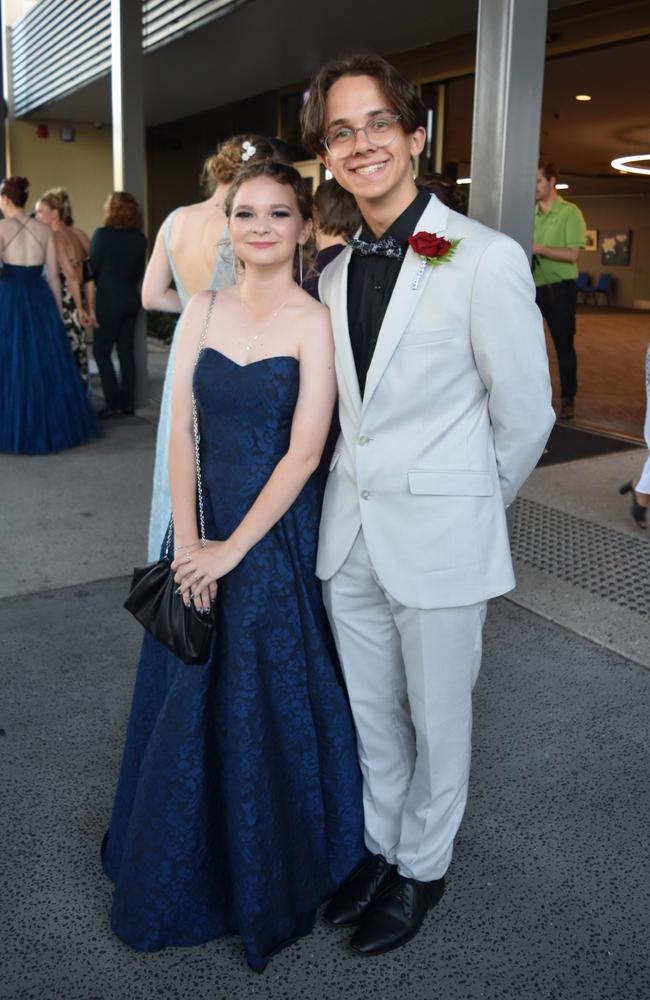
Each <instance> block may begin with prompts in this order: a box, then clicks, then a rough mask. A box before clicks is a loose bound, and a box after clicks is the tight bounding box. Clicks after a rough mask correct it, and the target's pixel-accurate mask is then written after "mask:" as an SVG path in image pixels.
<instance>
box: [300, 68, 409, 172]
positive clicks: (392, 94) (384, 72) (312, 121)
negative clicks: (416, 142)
mask: <svg viewBox="0 0 650 1000" xmlns="http://www.w3.org/2000/svg"><path fill="white" fill-rule="evenodd" d="M342 76H370V77H372V78H373V80H376V81H377V84H378V86H379V88H380V89H381V91H382V93H383V94H384V95H385V97H386V100H387V102H388V104H389V105H390V106H391V108H393V109H394V111H395V114H396V115H401V125H402V128H403V129H404V131H405V132H407V133H411V132H415V130H416V128H419V127H420V126H422V127H426V123H427V109H426V108H425V106H424V104H423V103H422V101H421V100H420V98H419V97H418V95H417V92H416V90H415V87H414V86H413V84H412V83H411V81H410V80H407V79H406V77H405V76H402V74H401V73H400V72H399V71H398V70H396V69H395V67H394V66H391V64H390V63H389V62H386V60H385V59H382V58H381V56H376V55H369V54H363V55H356V56H347V57H344V58H342V59H333V60H332V61H331V62H328V63H326V64H325V65H324V66H321V68H320V69H319V70H318V72H317V73H316V75H315V77H314V78H313V80H312V81H311V84H310V85H309V96H308V98H307V100H306V102H305V104H304V106H303V109H302V112H301V115H300V124H301V128H302V144H303V146H304V147H305V149H308V150H309V152H310V153H313V154H314V155H318V154H319V153H322V152H323V145H322V141H321V140H322V139H323V136H324V135H325V132H326V130H327V118H326V101H327V95H328V93H329V90H330V88H331V87H332V85H333V84H335V83H336V81H337V80H339V79H340V78H341V77H342Z"/></svg>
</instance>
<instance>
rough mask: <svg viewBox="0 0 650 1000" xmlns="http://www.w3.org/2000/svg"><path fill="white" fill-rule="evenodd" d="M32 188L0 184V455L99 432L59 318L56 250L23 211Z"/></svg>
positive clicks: (59, 446) (37, 451)
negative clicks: (0, 270) (0, 219)
mask: <svg viewBox="0 0 650 1000" xmlns="http://www.w3.org/2000/svg"><path fill="white" fill-rule="evenodd" d="M28 191H29V182H28V180H27V178H25V177H7V178H5V180H3V181H2V184H0V211H2V215H3V219H2V221H0V260H1V261H2V280H1V281H0V451H2V452H10V453H13V454H17V455H47V454H49V453H50V452H54V451H62V450H63V449H64V448H72V447H73V445H77V444H83V443H84V442H85V441H88V440H90V439H91V438H94V437H97V436H98V434H99V427H98V424H97V419H96V417H95V414H94V411H93V410H92V408H91V405H90V403H89V401H88V396H87V393H86V389H85V386H84V384H83V382H82V380H81V378H80V376H79V370H78V368H77V365H76V364H75V359H74V355H73V353H72V351H71V349H70V343H69V341H68V338H67V336H66V332H65V328H64V326H63V321H62V318H61V285H60V281H59V275H58V264H57V257H56V249H55V246H54V240H53V237H52V233H51V232H50V230H49V229H48V227H47V226H45V225H43V223H41V222H38V221H37V220H36V219H32V218H29V217H28V216H27V214H26V212H25V205H26V203H27V197H28Z"/></svg>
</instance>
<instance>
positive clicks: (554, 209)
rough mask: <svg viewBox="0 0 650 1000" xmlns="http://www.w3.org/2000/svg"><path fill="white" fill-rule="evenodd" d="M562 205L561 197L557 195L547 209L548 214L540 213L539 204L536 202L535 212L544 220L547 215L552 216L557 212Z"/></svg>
mask: <svg viewBox="0 0 650 1000" xmlns="http://www.w3.org/2000/svg"><path fill="white" fill-rule="evenodd" d="M563 204H564V198H563V197H562V195H561V194H558V195H556V196H555V199H554V200H553V204H552V205H551V207H550V208H549V210H548V212H542V209H541V206H540V203H539V202H537V205H536V206H535V207H536V210H537V215H543V216H544V218H546V217H547V216H549V215H553V213H554V212H557V211H559V209H560V207H561V206H562V205H563Z"/></svg>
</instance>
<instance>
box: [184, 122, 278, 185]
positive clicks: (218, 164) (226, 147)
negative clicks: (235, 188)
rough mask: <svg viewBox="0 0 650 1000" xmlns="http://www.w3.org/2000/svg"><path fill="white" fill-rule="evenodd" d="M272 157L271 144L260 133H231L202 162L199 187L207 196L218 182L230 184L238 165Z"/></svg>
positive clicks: (241, 165) (238, 167)
mask: <svg viewBox="0 0 650 1000" xmlns="http://www.w3.org/2000/svg"><path fill="white" fill-rule="evenodd" d="M272 158H273V146H272V145H271V143H270V142H267V140H266V139H264V138H263V137H262V136H261V135H255V134H254V133H246V134H244V135H233V136H232V137H231V138H230V139H226V140H225V141H224V142H222V143H221V144H220V145H219V146H218V147H217V150H216V152H215V153H213V154H212V156H208V158H207V160H206V161H205V163H204V164H203V169H202V170H201V188H202V190H203V192H204V194H205V195H206V197H208V198H209V197H210V195H212V194H214V191H215V189H216V188H217V187H218V185H219V184H231V183H232V181H233V178H234V176H235V174H236V173H237V171H238V170H239V169H240V167H243V166H246V164H249V163H259V162H260V161H263V160H270V159H272Z"/></svg>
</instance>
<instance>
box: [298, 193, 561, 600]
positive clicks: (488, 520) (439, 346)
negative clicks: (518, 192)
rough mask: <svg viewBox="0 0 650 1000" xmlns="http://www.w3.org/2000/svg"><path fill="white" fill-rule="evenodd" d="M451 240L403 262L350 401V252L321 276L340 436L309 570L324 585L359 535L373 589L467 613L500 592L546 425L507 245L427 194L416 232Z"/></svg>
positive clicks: (528, 280)
mask: <svg viewBox="0 0 650 1000" xmlns="http://www.w3.org/2000/svg"><path fill="white" fill-rule="evenodd" d="M422 230H424V231H425V232H435V233H437V234H438V235H439V236H440V235H444V236H445V237H447V238H448V239H457V238H460V239H461V240H462V242H461V243H460V244H459V246H458V248H457V250H456V253H455V255H454V257H453V258H452V260H450V261H446V262H444V263H442V264H440V265H438V266H436V267H429V266H427V268H426V270H425V271H424V273H423V274H422V277H421V280H420V282H419V286H418V288H417V290H416V289H415V288H414V287H413V283H414V279H415V277H416V274H417V272H418V267H419V264H420V259H419V257H418V256H417V255H416V254H415V253H414V252H413V251H412V250H410V249H409V250H408V251H407V254H406V258H405V260H404V263H403V264H402V267H401V270H400V274H399V278H398V280H397V284H396V286H395V290H394V292H393V295H392V297H391V300H390V303H389V306H388V309H387V311H386V315H385V318H384V322H383V324H382V327H381V330H380V333H379V337H378V341H377V346H376V349H375V353H374V356H373V359H372V363H371V365H370V369H369V371H368V377H367V381H366V387H365V392H364V397H363V400H362V399H361V396H360V392H359V383H358V379H357V374H356V370H355V365H354V358H353V355H352V348H351V345H350V336H349V330H348V321H347V273H348V264H349V260H350V254H351V251H350V250H346V251H344V252H343V253H341V254H339V256H338V257H337V258H336V260H334V261H333V262H332V263H331V264H330V265H329V266H328V267H327V268H325V270H324V271H323V273H322V275H321V279H320V285H319V291H320V297H321V301H323V302H324V303H325V304H326V305H327V306H329V308H330V310H331V316H332V324H333V328H334V339H335V346H336V374H337V380H338V387H339V415H340V420H341V436H340V437H339V440H338V442H337V445H336V448H335V451H334V455H333V457H332V461H331V464H330V474H329V477H328V481H327V487H326V490H325V499H324V504H323V515H322V519H321V526H320V538H319V549H318V561H317V573H318V576H319V577H320V578H321V579H323V580H328V579H330V578H331V577H332V576H333V575H334V574H335V573H336V572H337V570H338V569H339V568H340V567H341V565H342V564H343V562H344V561H345V559H346V557H347V555H348V552H349V551H350V548H351V546H352V543H353V541H354V539H355V537H356V535H357V532H358V530H359V528H360V527H361V526H363V532H364V538H365V542H366V545H367V547H368V551H369V554H370V558H371V560H372V563H373V566H374V568H375V571H376V573H377V575H378V577H379V579H380V581H381V583H382V586H383V587H384V588H385V589H386V590H387V591H388V593H390V594H391V595H392V596H393V597H394V598H395V599H396V600H398V601H399V602H400V603H401V604H404V605H406V606H408V607H416V608H433V607H455V606H459V605H466V604H474V603H476V602H478V601H483V600H486V599H488V598H490V597H494V596H496V595H497V594H502V593H505V592H506V591H508V590H510V589H511V588H512V587H513V586H514V582H515V581H514V574H513V570H512V561H511V558H510V546H509V543H508V533H507V528H506V520H505V507H506V506H507V505H508V504H510V503H511V502H512V500H513V499H514V497H515V495H516V493H517V491H518V489H519V487H520V486H521V485H522V483H523V482H524V480H525V479H526V477H527V476H528V475H529V474H530V472H531V471H532V469H533V468H534V466H535V464H536V462H537V460H538V459H539V457H540V455H541V453H542V451H543V449H544V445H545V443H546V440H547V437H548V434H549V432H550V429H551V427H552V426H553V422H554V413H553V410H552V408H551V386H550V379H549V371H548V358H547V355H546V348H545V344H544V334H543V326H542V318H541V316H540V313H539V311H538V309H537V306H536V305H535V288H534V285H533V281H532V277H531V274H530V268H529V266H528V261H527V259H526V256H525V254H524V252H523V250H522V249H521V247H520V246H519V244H518V243H515V242H514V241H513V240H511V239H510V238H509V237H507V236H504V235H503V234H501V233H497V232H494V231H493V230H491V229H487V228H486V227H485V226H482V225H481V224H480V223H478V222H474V221H472V220H470V219H466V218H465V217H464V216H462V215H459V214H458V213H456V212H453V211H451V210H449V209H448V208H447V207H446V206H444V205H443V204H442V203H441V202H440V201H439V200H438V199H437V198H435V197H432V198H431V201H430V203H429V205H428V206H427V208H426V209H425V211H424V213H423V215H422V216H421V218H420V220H419V222H418V225H417V227H416V230H415V231H416V232H420V231H422Z"/></svg>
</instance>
